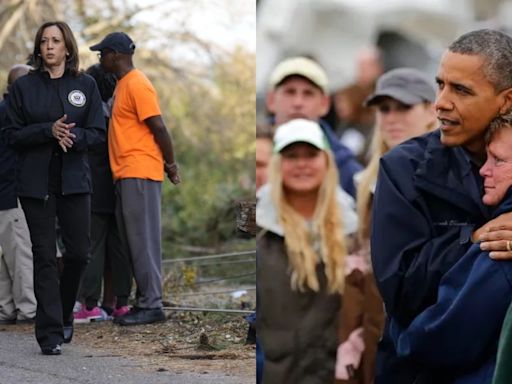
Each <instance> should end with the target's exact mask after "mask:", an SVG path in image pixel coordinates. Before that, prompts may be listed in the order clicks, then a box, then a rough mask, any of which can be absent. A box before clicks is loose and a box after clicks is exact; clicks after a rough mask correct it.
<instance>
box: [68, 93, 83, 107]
mask: <svg viewBox="0 0 512 384" xmlns="http://www.w3.org/2000/svg"><path fill="white" fill-rule="evenodd" d="M86 100H87V99H86V97H85V95H84V93H83V92H82V91H79V90H77V89H75V90H73V91H71V92H69V95H68V101H69V102H70V103H71V104H72V105H74V106H75V107H83V106H84V105H85V101H86Z"/></svg>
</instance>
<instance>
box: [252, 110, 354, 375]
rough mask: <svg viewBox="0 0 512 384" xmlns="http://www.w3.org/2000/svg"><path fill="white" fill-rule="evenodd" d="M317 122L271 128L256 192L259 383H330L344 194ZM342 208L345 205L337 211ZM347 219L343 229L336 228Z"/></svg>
mask: <svg viewBox="0 0 512 384" xmlns="http://www.w3.org/2000/svg"><path fill="white" fill-rule="evenodd" d="M340 191H341V189H340V188H339V186H338V174H337V171H336V164H335V162H334V159H333V156H332V153H331V152H330V150H329V148H328V144H327V141H326V138H325V136H324V134H323V133H322V130H321V128H320V126H319V125H318V123H316V122H313V121H309V120H304V119H296V120H292V121H290V122H288V123H285V124H283V125H281V126H279V127H278V129H277V131H276V134H275V136H274V154H273V156H272V159H271V162H270V169H269V184H268V185H267V186H264V187H263V188H262V189H261V190H260V193H259V200H258V205H257V209H256V217H257V219H256V220H257V223H258V225H259V226H260V228H261V229H262V231H261V232H260V235H259V237H258V243H257V248H258V272H257V273H258V313H257V327H258V328H257V330H258V336H259V337H260V340H261V344H262V347H263V352H264V354H265V364H264V368H263V383H264V384H287V383H290V384H291V383H293V384H301V383H304V384H306V383H307V384H314V383H329V382H332V381H333V379H334V366H335V360H336V347H337V344H338V339H337V333H338V326H339V314H340V307H341V294H342V292H343V288H344V279H345V277H344V258H345V254H346V239H345V234H346V233H349V232H351V231H354V230H355V228H356V226H357V222H356V221H354V219H355V217H350V216H347V215H346V211H347V209H349V208H347V207H348V206H347V204H346V203H347V200H346V195H342V194H341V192H340ZM341 207H345V208H346V209H345V212H343V214H342V209H343V208H341ZM342 215H343V217H346V218H347V225H346V226H344V224H343V221H344V220H343V218H342Z"/></svg>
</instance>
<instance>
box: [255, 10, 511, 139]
mask: <svg viewBox="0 0 512 384" xmlns="http://www.w3.org/2000/svg"><path fill="white" fill-rule="evenodd" d="M257 3H258V5H257V59H256V64H257V65H256V68H257V69H256V89H257V96H258V97H257V99H258V102H257V112H258V118H259V119H264V118H265V117H264V116H265V108H264V102H263V100H264V94H265V92H266V90H267V82H268V77H269V75H270V72H271V70H272V68H273V67H274V66H275V65H276V63H278V62H279V61H280V60H282V59H283V58H284V57H288V56H293V55H303V54H305V55H308V56H312V57H314V58H315V59H316V60H317V61H318V62H319V63H320V64H321V65H322V66H323V67H324V68H325V69H326V71H327V74H328V76H329V81H330V90H331V92H332V93H333V101H334V100H335V99H336V96H335V93H336V92H338V97H337V98H338V99H343V97H344V96H343V95H345V94H346V93H347V92H348V94H350V92H351V90H350V88H351V86H352V85H353V84H355V83H361V82H365V81H366V80H365V77H367V78H368V79H367V81H370V82H371V80H372V77H375V73H373V72H375V67H374V66H373V67H372V52H375V48H377V50H378V52H379V53H380V65H381V71H387V70H389V69H392V68H396V67H400V66H409V67H415V68H418V69H421V70H423V71H425V72H426V73H427V74H429V75H431V76H432V79H433V78H434V75H435V72H436V70H437V65H438V62H439V58H440V56H441V54H442V52H443V51H444V49H445V48H446V46H447V45H448V44H449V43H450V42H452V41H453V40H454V39H455V38H456V37H457V36H459V35H461V34H462V33H464V32H467V31H469V30H472V29H478V28H484V27H489V28H496V29H501V30H504V31H506V32H511V31H512V1H506V0H387V1H382V0H259V1H258V2H257ZM374 64H375V63H374ZM377 75H378V74H377ZM340 91H341V92H340ZM358 102H359V100H358ZM341 103H343V101H342V102H341ZM333 104H336V103H333ZM357 107H358V106H357V105H356V106H354V108H357ZM342 109H343V108H342ZM335 113H336V111H335V110H334V108H333V111H332V112H331V114H330V118H331V119H334V120H332V121H330V122H331V123H332V124H333V125H334V126H336V125H338V123H339V120H340V118H341V120H343V117H340V116H336V115H335ZM342 113H343V112H342ZM333 114H334V117H332V116H333ZM328 118H329V117H328ZM342 125H343V124H342ZM345 125H347V124H345ZM349 125H350V124H349ZM355 125H357V124H355ZM343 130H344V129H343V127H342V128H341V129H338V130H337V131H338V134H339V135H340V136H341V135H342V134H343V133H344V132H343ZM366 133H367V132H364V134H366Z"/></svg>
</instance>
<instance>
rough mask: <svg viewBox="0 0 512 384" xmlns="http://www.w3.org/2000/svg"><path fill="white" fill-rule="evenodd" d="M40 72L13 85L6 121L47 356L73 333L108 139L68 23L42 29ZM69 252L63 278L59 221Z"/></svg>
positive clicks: (37, 54)
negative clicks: (99, 155)
mask: <svg viewBox="0 0 512 384" xmlns="http://www.w3.org/2000/svg"><path fill="white" fill-rule="evenodd" d="M33 57H34V59H35V64H34V70H33V71H31V72H30V73H29V74H28V75H27V76H24V77H22V78H20V79H19V80H17V81H16V82H15V83H14V84H13V86H12V90H11V102H10V103H9V110H8V115H9V119H10V123H9V124H8V125H7V126H6V128H5V129H6V136H7V139H8V142H9V144H10V145H12V146H13V147H14V148H15V149H16V150H17V152H18V175H17V178H18V196H19V197H20V201H21V205H22V208H23V211H24V212H25V216H26V218H27V223H28V227H29V230H30V238H31V240H32V251H33V255H34V292H35V296H36V299H37V313H36V327H35V328H36V339H37V342H38V343H39V346H40V347H41V351H42V352H43V354H46V355H59V354H61V344H62V343H63V342H64V343H66V342H70V341H71V337H72V334H73V305H74V303H75V299H76V295H77V290H78V286H79V282H80V279H81V275H82V273H83V271H84V268H85V266H86V265H87V262H88V255H89V251H90V249H89V248H90V239H89V237H90V236H89V232H90V193H91V177H90V171H89V163H88V159H87V148H88V146H89V145H92V144H96V143H99V142H101V141H104V140H105V121H104V118H103V112H102V106H101V99H100V95H99V92H98V88H97V86H96V83H95V82H94V80H93V79H92V78H91V77H89V76H88V75H85V74H82V73H80V72H79V70H78V68H79V60H78V50H77V46H76V41H75V38H74V37H73V33H72V32H71V30H70V28H69V26H68V25H67V24H66V23H64V22H60V21H57V22H48V23H45V24H43V25H42V26H41V27H40V28H39V29H38V31H37V33H36V37H35V42H34V51H33ZM56 219H58V220H59V224H60V227H61V230H62V237H63V242H64V246H65V249H66V252H65V254H64V256H63V260H64V268H63V271H62V274H61V276H60V282H59V274H58V269H57V259H56V241H55V240H56V233H55V221H56Z"/></svg>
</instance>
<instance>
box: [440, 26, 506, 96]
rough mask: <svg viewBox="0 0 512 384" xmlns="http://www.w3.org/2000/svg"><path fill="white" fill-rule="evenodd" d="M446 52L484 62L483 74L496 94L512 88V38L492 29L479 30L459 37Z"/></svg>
mask: <svg viewBox="0 0 512 384" xmlns="http://www.w3.org/2000/svg"><path fill="white" fill-rule="evenodd" d="M448 50H449V51H451V52H454V53H460V54H463V55H479V56H482V57H483V58H484V60H485V62H486V63H485V64H486V65H485V66H484V73H485V76H486V77H487V79H488V80H489V81H490V82H491V83H492V84H493V85H494V89H495V90H496V91H497V92H501V91H503V90H504V89H508V88H511V87H512V70H511V69H512V37H510V36H509V35H507V34H505V33H503V32H500V31H496V30H493V29H479V30H476V31H471V32H468V33H466V34H464V35H462V36H460V37H459V38H458V39H457V40H455V41H454V42H453V43H452V44H451V45H450V46H449V47H448Z"/></svg>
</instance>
